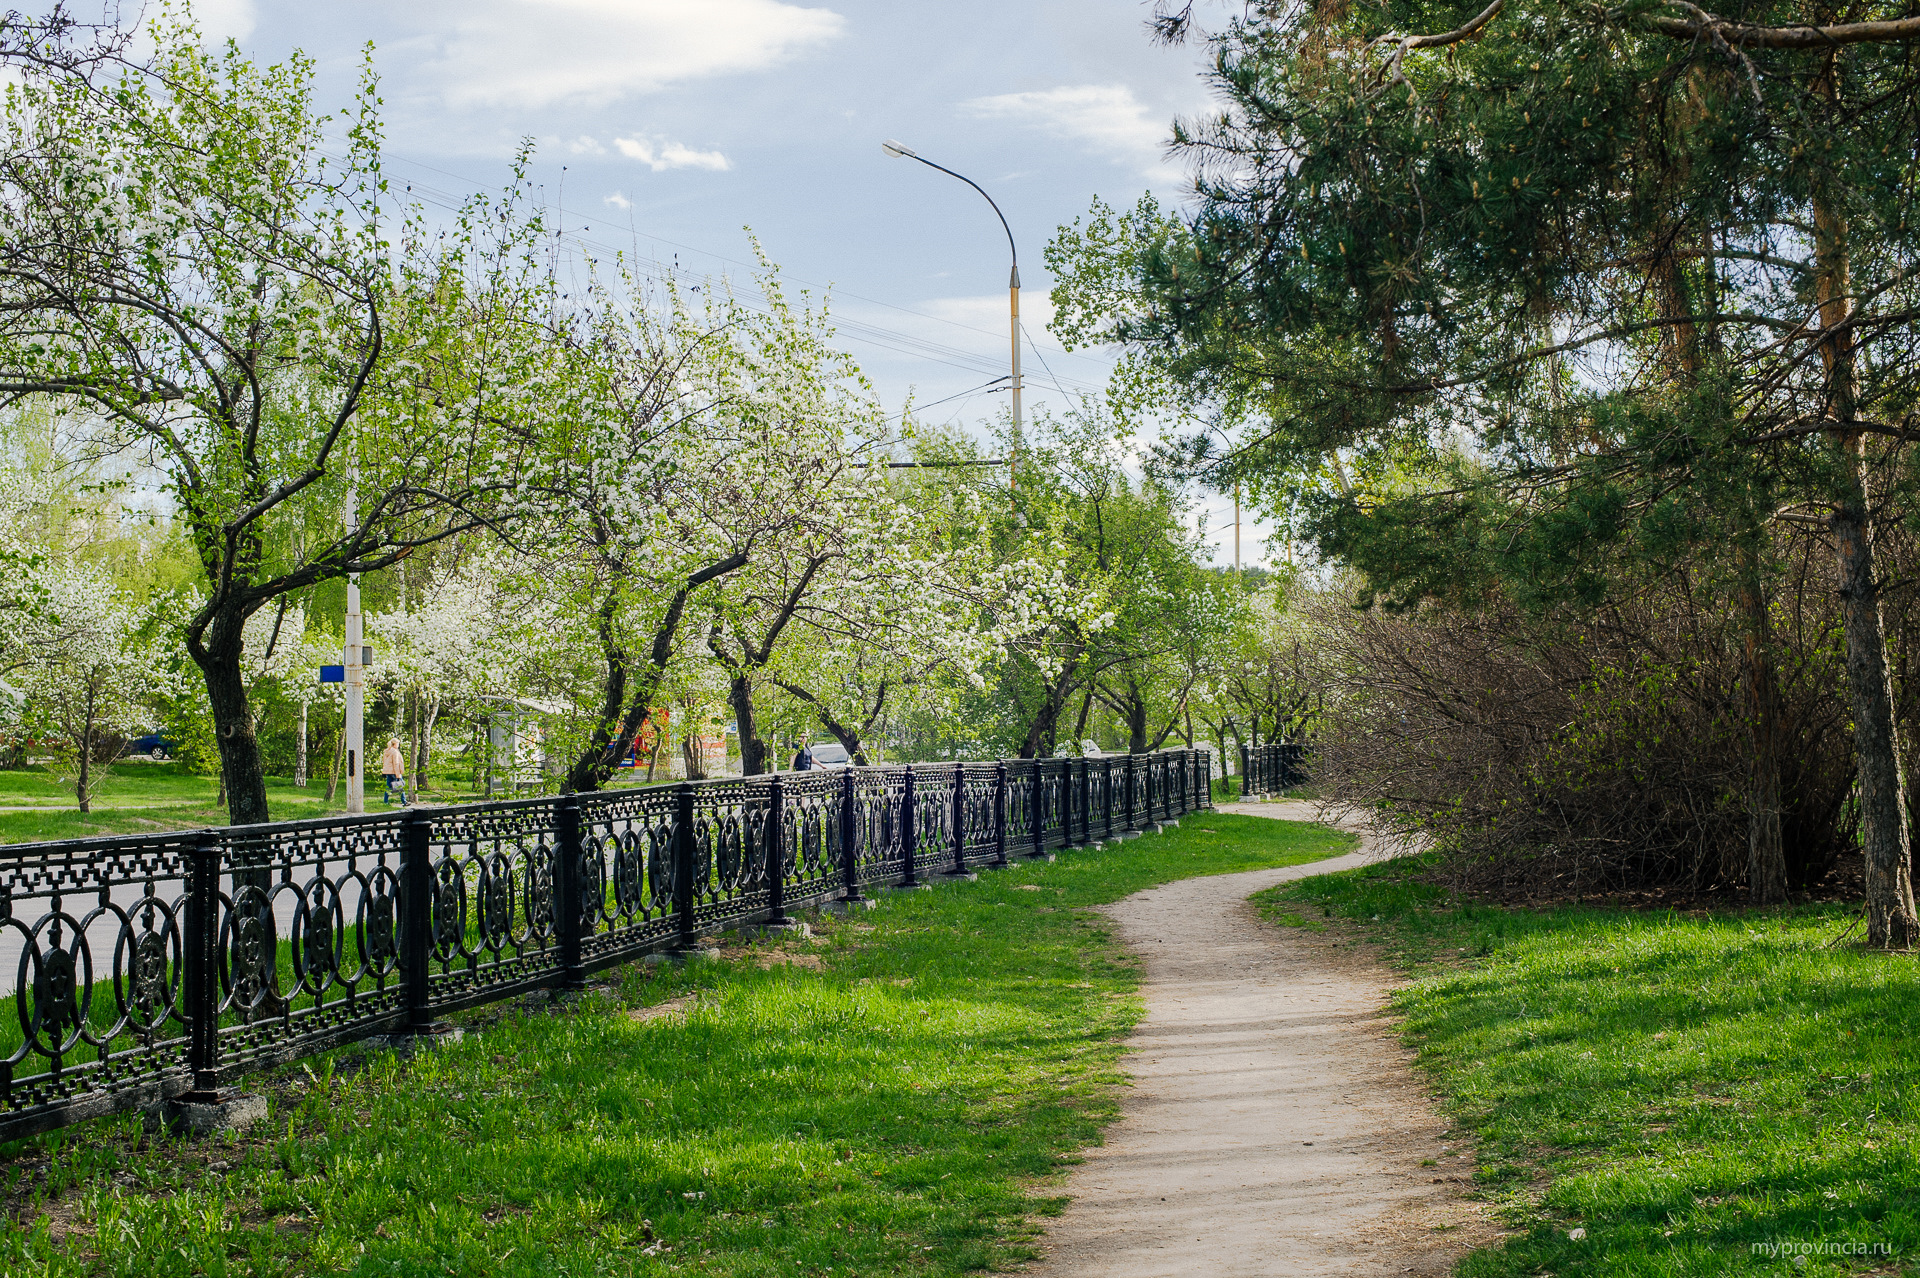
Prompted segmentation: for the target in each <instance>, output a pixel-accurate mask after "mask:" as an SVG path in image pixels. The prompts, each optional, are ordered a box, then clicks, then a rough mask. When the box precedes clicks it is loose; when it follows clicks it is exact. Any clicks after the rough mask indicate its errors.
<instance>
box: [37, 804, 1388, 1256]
mask: <svg viewBox="0 0 1920 1278" xmlns="http://www.w3.org/2000/svg"><path fill="white" fill-rule="evenodd" d="M1350 845H1351V840H1350V839H1349V838H1348V837H1347V836H1345V835H1341V834H1336V833H1333V832H1330V831H1326V830H1323V829H1320V828H1318V827H1313V826H1306V825H1297V824H1290V823H1283V822H1276V821H1269V820H1264V819H1261V818H1247V817H1232V816H1225V815H1219V814H1194V815H1191V816H1189V817H1187V818H1186V819H1185V821H1184V824H1183V826H1182V828H1180V829H1178V830H1174V831H1170V832H1168V833H1166V834H1160V835H1148V836H1145V837H1143V838H1139V839H1134V840H1130V841H1127V842H1125V843H1122V844H1119V845H1117V846H1111V847H1107V848H1104V849H1101V850H1098V851H1087V852H1073V853H1067V854H1064V855H1063V856H1062V857H1061V859H1060V860H1059V861H1058V862H1056V863H1053V864H1045V863H1035V864H1023V865H1020V866H1018V867H1016V868H1014V869H1011V870H1006V871H1001V872H997V873H995V872H988V873H983V874H982V875H981V877H980V880H979V881H978V882H977V883H964V884H943V885H941V886H939V887H937V888H935V889H934V890H932V891H930V892H920V893H911V894H906V895H901V896H895V897H891V898H889V899H888V900H886V902H885V903H884V904H883V905H882V906H881V907H880V908H879V909H877V910H874V911H872V912H870V913H865V914H857V915H854V916H852V917H851V918H849V919H848V920H846V921H843V922H834V921H827V922H824V923H823V924H822V925H821V932H820V934H819V935H818V936H817V937H816V939H815V940H813V941H811V942H803V941H789V942H786V943H783V944H780V945H768V946H762V947H755V948H753V949H750V950H749V949H745V948H741V947H730V949H729V950H728V953H729V954H730V955H732V956H733V957H731V958H728V959H723V960H720V961H712V962H695V963H690V964H687V965H685V966H683V967H673V966H660V967H646V966H639V965H635V966H630V967H625V968H620V969H615V970H614V971H612V972H609V973H605V974H603V975H602V976H601V977H599V978H597V982H598V983H597V984H596V986H595V988H593V989H591V990H590V991H588V992H587V993H586V994H585V995H584V996H582V997H581V998H580V999H579V1000H578V1001H576V1002H575V1003H573V1004H572V1005H570V1006H564V1007H560V1008H553V1007H549V1006H548V1005H546V1004H545V1003H544V1002H542V1001H537V1000H536V1001H532V1002H529V1003H526V1004H515V1005H503V1006H499V1007H494V1008H488V1009H481V1010H480V1011H478V1012H476V1013H474V1014H472V1015H471V1016H470V1018H469V1023H470V1024H471V1025H472V1026H473V1027H474V1029H475V1032H473V1033H471V1034H469V1036H468V1037H467V1038H466V1040H465V1041H464V1042H461V1043H458V1044H454V1045H450V1046H446V1047H442V1048H439V1049H435V1050H432V1051H429V1052H425V1053H422V1054H420V1055H417V1056H415V1057H413V1058H412V1059H410V1060H406V1061H402V1060H399V1059H396V1058H395V1057H394V1056H393V1055H391V1054H385V1053H381V1054H370V1053H362V1052H359V1051H358V1050H356V1049H348V1050H346V1051H343V1052H340V1053H336V1054H335V1055H334V1056H332V1057H330V1058H327V1059H324V1060H319V1061H315V1062H312V1063H311V1064H310V1065H309V1066H308V1067H295V1068H293V1069H290V1070H283V1071H281V1072H280V1073H278V1074H276V1075H273V1076H268V1077H265V1078H262V1079H260V1080H257V1081H256V1083H255V1084H254V1085H255V1086H257V1087H259V1088H260V1089H261V1090H264V1091H266V1092H267V1093H268V1094H269V1096H270V1097H271V1098H272V1102H273V1107H274V1108H273V1115H272V1118H271V1120H270V1121H269V1122H268V1123H267V1124H266V1125H265V1126H264V1127H263V1128H262V1129H259V1130H257V1131H256V1132H255V1133H253V1134H250V1135H248V1136H245V1137H241V1138H235V1137H227V1138H222V1139H215V1140H210V1141H206V1142H200V1143H187V1142H182V1141H177V1140H152V1141H150V1140H148V1139H146V1138H144V1137H143V1136H142V1134H141V1131H140V1127H139V1125H138V1123H137V1122H136V1121H134V1120H132V1119H119V1120H111V1121H103V1122H99V1123H94V1124H91V1125H87V1126H82V1127H79V1128H75V1129H70V1130H69V1131H67V1132H65V1133H58V1134H55V1135H53V1136H49V1137H41V1138H37V1139H36V1140H33V1141H29V1142H22V1143H21V1144H19V1145H17V1146H14V1147H11V1148H0V1159H4V1161H0V1185H3V1186H4V1187H5V1193H6V1194H7V1195H8V1198H9V1219H8V1222H7V1223H4V1224H0V1272H4V1273H6V1274H9V1275H12V1274H20V1275H27V1274H31V1275H35V1276H36V1278H53V1276H56V1275H57V1276H64V1275H80V1274H88V1275H94V1274H126V1275H139V1276H140V1278H163V1276H167V1275H182V1276H184V1275H211V1276H216V1278H224V1276H226V1275H240V1274H300V1275H307V1274H339V1273H346V1274H362V1275H389V1274H400V1275H448V1274H452V1275H456V1276H465V1275H473V1276H475V1278H478V1276H479V1275H487V1276H489V1278H493V1276H496V1275H499V1276H505V1275H536V1274H538V1275H549V1274H551V1275H559V1274H566V1275H572V1276H574V1278H584V1276H585V1275H597V1274H658V1273H680V1274H701V1275H741V1276H746V1275H755V1276H760V1275H769V1276H770V1275H776V1274H778V1275H795V1274H805V1275H822V1274H827V1273H831V1274H833V1275H835V1278H840V1276H841V1275H848V1276H854V1275H872V1274H893V1273H911V1274H957V1273H961V1272H965V1271H968V1270H976V1269H980V1268H984V1267H990V1266H1003V1265H1005V1264H1008V1263H1011V1262H1014V1261H1016V1260H1018V1259H1020V1258H1022V1257H1024V1256H1026V1255H1028V1254H1029V1252H1030V1248H1028V1247H1027V1246H1026V1245H1025V1242H1024V1240H1025V1239H1026V1238H1028V1237H1029V1236H1030V1231H1031V1228H1032V1226H1031V1223H1030V1221H1031V1219H1032V1217H1033V1215H1034V1214H1035V1213H1046V1212H1049V1211H1057V1210H1058V1208H1059V1205H1060V1202H1061V1200H1060V1199H1059V1198H1058V1196H1057V1181H1056V1179H1055V1178H1056V1177H1057V1174H1058V1171H1059V1169H1060V1168H1061V1167H1062V1166H1063V1165H1064V1164H1066V1163H1070V1162H1072V1161H1074V1160H1075V1158H1076V1152H1077V1151H1078V1150H1080V1149H1082V1148H1083V1147H1085V1146H1086V1145H1087V1144H1089V1143H1090V1142H1092V1141H1094V1140H1096V1139H1097V1138H1098V1134H1099V1131H1100V1127H1101V1125H1102V1124H1103V1123H1105V1122H1106V1121H1108V1120H1109V1119H1110V1118H1111V1117H1112V1116H1113V1114H1114V1113H1115V1095H1116V1088H1117V1086H1118V1085H1119V1084H1120V1082H1121V1075H1120V1073H1119V1070H1118V1066H1119V1059H1120V1054H1121V1051H1122V1043H1123V1040H1124V1038H1125V1036H1126V1034H1127V1032H1128V1030H1129V1029H1130V1028H1131V1027H1132V1025H1133V1023H1134V1021H1135V1020H1136V1019H1137V1017H1138V1016H1139V1014H1140V1010H1141V1009H1140V1003H1139V1001H1138V999H1137V997H1136V993H1135V991H1136V986H1137V980H1138V978H1137V976H1136V972H1135V964H1134V963H1133V961H1132V960H1131V959H1130V958H1129V956H1128V955H1127V954H1126V953H1125V952H1124V951H1123V950H1122V949H1121V948H1120V947H1119V946H1118V944H1117V943H1116V942H1115V941H1114V940H1113V939H1112V937H1111V936H1110V935H1109V931H1108V927H1107V924H1106V922H1105V920H1104V919H1103V918H1102V916H1100V915H1099V914H1097V913H1095V912H1093V910H1092V909H1091V908H1090V907H1093V906H1097V905H1099V904H1102V903H1104V902H1108V901H1113V900H1116V899H1118V898H1120V897H1123V896H1126V895H1128V894H1129V893H1132V892H1136V891H1139V890H1141V889H1143V888H1146V887H1150V886H1152V885H1154V884H1157V883H1162V882H1166V881H1169V880H1172V879H1177V878H1184V877H1188V876H1192V875H1198V874H1217V873H1225V872H1229V871H1235V870H1247V869H1256V868H1260V867H1264V866H1277V865H1291V864H1298V863H1301V862H1305V861H1311V860H1316V859H1319V858H1321V857H1325V856H1330V855H1335V854H1338V853H1341V852H1344V851H1346V850H1347V849H1348V848H1349V846H1350ZM676 1006H677V1007H678V1009H679V1010H677V1011H676V1012H674V1013H672V1014H670V1015H665V1016H658V1017H654V1018H652V1019H648V1018H647V1016H646V1014H645V1013H644V1012H643V1011H642V1009H646V1008H655V1009H658V1008H662V1007H669V1008H671V1007H676Z"/></svg>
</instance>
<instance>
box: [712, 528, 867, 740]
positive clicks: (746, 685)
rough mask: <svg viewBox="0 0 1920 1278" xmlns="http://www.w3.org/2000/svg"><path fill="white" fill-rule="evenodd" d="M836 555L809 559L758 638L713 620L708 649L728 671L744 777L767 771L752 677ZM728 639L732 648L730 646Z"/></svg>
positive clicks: (765, 661) (735, 624)
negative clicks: (821, 572)
mask: <svg viewBox="0 0 1920 1278" xmlns="http://www.w3.org/2000/svg"><path fill="white" fill-rule="evenodd" d="M833 558H835V556H834V555H831V554H823V555H816V556H814V557H812V558H810V559H808V560H807V566H806V568H805V569H804V570H802V572H801V573H800V576H799V577H798V579H796V580H795V581H794V583H793V585H792V587H791V588H790V589H789V590H788V591H787V593H786V595H785V597H784V598H782V599H780V600H779V601H778V607H777V608H775V610H774V613H773V616H772V618H771V620H769V621H768V623H767V627H766V633H765V634H764V635H762V636H760V637H759V638H758V639H756V638H755V637H753V636H752V635H749V634H747V633H746V631H745V630H744V629H742V627H741V625H740V624H739V623H738V622H735V623H734V624H729V623H728V622H727V620H726V619H725V618H724V617H722V616H719V615H718V614H716V615H715V617H714V619H713V626H712V628H711V629H710V630H708V631H707V651H709V652H711V653H712V654H713V659H714V660H715V661H717V662H719V663H720V667H721V668H722V669H723V670H725V671H726V672H727V701H728V703H729V704H730V705H732V706H733V718H734V725H735V729H736V731H738V732H739V734H740V775H741V776H747V777H753V776H759V775H760V774H761V773H762V772H765V771H766V770H767V766H766V762H767V744H766V742H764V741H762V740H760V738H759V735H758V732H757V730H756V729H755V727H754V716H753V677H754V675H755V673H756V672H758V671H759V670H761V669H763V668H764V667H765V666H766V664H767V662H768V661H770V660H771V659H772V657H773V650H774V648H775V647H776V646H777V645H778V644H779V642H780V636H781V635H782V634H784V633H785V632H786V629H787V626H788V625H789V624H790V623H791V622H792V621H793V618H794V614H795V613H797V612H799V610H800V602H801V600H803V599H805V598H806V596H807V591H808V590H809V589H810V588H811V587H812V586H813V579H814V578H815V577H816V576H817V575H819V572H820V569H821V568H823V567H825V566H826V564H827V562H828V561H829V560H831V559H833ZM729 641H731V643H732V644H733V646H732V647H729V646H728V643H729Z"/></svg>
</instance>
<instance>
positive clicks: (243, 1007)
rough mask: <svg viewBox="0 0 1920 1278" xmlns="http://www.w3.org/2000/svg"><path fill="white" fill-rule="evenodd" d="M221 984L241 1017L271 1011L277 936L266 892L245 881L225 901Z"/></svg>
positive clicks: (221, 936) (270, 904)
mask: <svg viewBox="0 0 1920 1278" xmlns="http://www.w3.org/2000/svg"><path fill="white" fill-rule="evenodd" d="M220 957H221V967H222V972H221V978H222V980H221V984H222V985H223V987H224V988H225V989H226V991H227V993H228V995H229V996H230V998H231V1000H232V1007H233V1008H234V1010H236V1011H238V1012H240V1013H241V1014H242V1015H243V1016H248V1017H251V1016H256V1015H263V1014H267V1013H270V1012H272V1011H274V1010H275V1009H274V1007H273V1002H274V993H275V990H274V985H275V976H276V972H275V970H274V968H275V961H276V960H277V959H278V957H279V938H278V937H277V936H276V934H275V930H274V924H273V906H272V903H271V902H270V901H269V900H268V899H267V894H266V893H265V892H262V891H261V890H260V889H259V888H257V887H255V886H253V885H251V884H249V885H247V886H246V887H243V888H241V889H240V890H239V891H238V892H236V893H234V895H233V899H232V900H231V901H230V902H228V903H227V911H226V919H225V921H224V923H223V924H222V926H221V928H220Z"/></svg>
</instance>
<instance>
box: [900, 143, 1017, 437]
mask: <svg viewBox="0 0 1920 1278" xmlns="http://www.w3.org/2000/svg"><path fill="white" fill-rule="evenodd" d="M880 149H881V150H882V151H885V152H886V153H887V154H888V155H891V156H892V157H893V158H894V159H896V160H918V161H920V163H922V164H924V165H926V166H927V167H928V168H930V169H939V170H940V171H941V172H942V173H944V174H946V175H947V176H948V177H956V178H959V179H960V180H961V181H962V182H965V183H966V184H967V185H968V186H970V187H972V188H973V189H974V190H976V191H979V192H980V198H982V199H984V200H985V201H986V202H987V203H988V204H989V205H992V207H993V215H994V216H995V217H997V218H999V219H1000V229H1001V230H1003V231H1005V232H1006V233H1007V251H1008V252H1009V253H1011V254H1012V255H1013V272H1012V274H1011V275H1010V276H1008V278H1007V293H1008V297H1009V299H1010V306H1011V309H1012V326H1013V461H1014V462H1015V463H1017V462H1018V460H1019V456H1020V250H1019V249H1018V248H1016V247H1015V246H1014V243H1013V228H1012V227H1011V226H1008V225H1007V215H1006V214H1005V213H1002V212H1001V211H1000V206H999V205H998V204H994V202H993V197H992V196H991V195H988V194H987V193H986V191H985V190H984V189H982V188H981V186H980V184H979V183H978V182H976V181H974V180H973V179H972V178H970V177H967V176H966V175H964V174H961V173H955V172H954V171H953V170H952V169H950V168H947V167H946V166H945V165H943V164H935V163H934V162H933V161H932V160H929V159H928V158H927V157H926V156H924V155H921V154H919V153H918V152H916V151H915V150H914V149H913V148H912V147H910V146H908V145H907V144H906V143H904V142H895V141H894V140H893V139H892V138H888V139H887V140H886V141H885V142H882V143H881V144H880ZM1009 474H1011V465H1010V466H1009Z"/></svg>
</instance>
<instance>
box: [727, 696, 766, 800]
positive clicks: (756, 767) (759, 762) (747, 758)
mask: <svg viewBox="0 0 1920 1278" xmlns="http://www.w3.org/2000/svg"><path fill="white" fill-rule="evenodd" d="M727 704H728V705H730V706H732V707H733V725H734V731H735V732H736V733H738V734H739V737H740V775H741V776H743V777H757V776H759V775H761V774H762V773H764V772H766V771H767V770H768V769H767V743H766V742H764V741H762V740H761V739H760V728H759V725H758V724H757V723H756V722H755V721H754V716H753V679H752V677H751V676H749V675H746V674H736V675H734V676H733V677H732V678H730V679H728V680H727Z"/></svg>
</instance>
